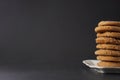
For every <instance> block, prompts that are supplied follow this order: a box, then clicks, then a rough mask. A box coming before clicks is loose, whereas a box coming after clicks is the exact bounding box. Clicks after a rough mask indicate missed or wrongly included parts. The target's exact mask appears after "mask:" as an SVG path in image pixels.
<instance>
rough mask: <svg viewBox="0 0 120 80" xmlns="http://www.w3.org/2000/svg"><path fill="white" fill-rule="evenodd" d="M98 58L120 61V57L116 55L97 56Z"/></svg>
mask: <svg viewBox="0 0 120 80" xmlns="http://www.w3.org/2000/svg"><path fill="white" fill-rule="evenodd" d="M97 60H101V61H120V57H114V56H97Z"/></svg>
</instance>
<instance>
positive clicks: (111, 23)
mask: <svg viewBox="0 0 120 80" xmlns="http://www.w3.org/2000/svg"><path fill="white" fill-rule="evenodd" d="M98 26H120V21H100V22H99V23H98Z"/></svg>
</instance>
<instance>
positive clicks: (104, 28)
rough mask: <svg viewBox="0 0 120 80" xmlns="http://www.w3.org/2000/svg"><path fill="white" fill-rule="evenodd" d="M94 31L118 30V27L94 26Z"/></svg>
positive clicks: (119, 29) (119, 28) (119, 30)
mask: <svg viewBox="0 0 120 80" xmlns="http://www.w3.org/2000/svg"><path fill="white" fill-rule="evenodd" d="M95 32H97V33H101V32H120V27H116V26H98V27H96V28H95Z"/></svg>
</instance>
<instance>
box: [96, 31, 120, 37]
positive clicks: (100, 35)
mask: <svg viewBox="0 0 120 80" xmlns="http://www.w3.org/2000/svg"><path fill="white" fill-rule="evenodd" d="M97 37H112V38H119V39H120V33H119V32H104V33H97Z"/></svg>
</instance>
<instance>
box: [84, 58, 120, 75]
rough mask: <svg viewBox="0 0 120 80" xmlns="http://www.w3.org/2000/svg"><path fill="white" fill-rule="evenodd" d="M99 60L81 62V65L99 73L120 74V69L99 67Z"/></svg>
mask: <svg viewBox="0 0 120 80" xmlns="http://www.w3.org/2000/svg"><path fill="white" fill-rule="evenodd" d="M98 62H99V60H83V63H84V64H85V65H86V66H88V67H89V68H91V69H94V70H96V71H97V72H100V73H120V67H99V66H97V63H98Z"/></svg>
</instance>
